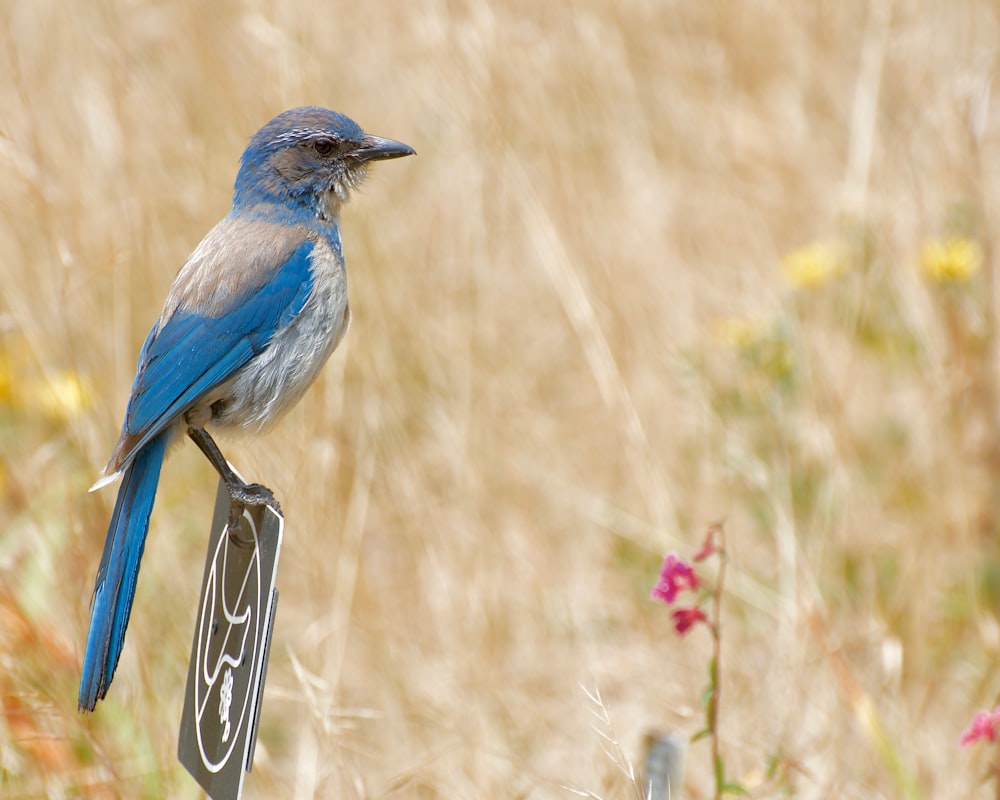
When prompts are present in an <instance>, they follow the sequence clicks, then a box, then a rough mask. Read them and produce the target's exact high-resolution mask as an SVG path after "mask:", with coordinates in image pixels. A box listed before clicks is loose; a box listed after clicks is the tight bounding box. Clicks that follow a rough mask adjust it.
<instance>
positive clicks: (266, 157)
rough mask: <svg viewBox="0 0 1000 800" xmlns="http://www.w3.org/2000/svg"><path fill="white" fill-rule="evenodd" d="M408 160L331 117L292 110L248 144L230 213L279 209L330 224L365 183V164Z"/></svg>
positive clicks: (397, 147) (399, 149) (386, 142)
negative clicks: (269, 207) (400, 159)
mask: <svg viewBox="0 0 1000 800" xmlns="http://www.w3.org/2000/svg"><path fill="white" fill-rule="evenodd" d="M413 154H414V150H413V148H412V147H410V146H408V145H405V144H403V143H402V142H397V141H394V140H393V139H383V138H382V137H380V136H371V135H369V134H367V133H365V132H364V131H363V130H361V128H360V127H359V126H358V124H357V123H356V122H354V121H353V120H351V119H348V118H347V117H345V116H344V115H343V114H338V113H337V112H336V111H329V110H328V109H325V108H317V107H315V106H306V107H303V108H293V109H291V110H290V111H285V112H284V113H281V114H279V115H278V116H276V117H275V118H274V119H272V120H271V121H270V122H268V123H267V125H265V126H264V127H263V128H261V129H260V130H259V131H257V133H255V134H254V135H253V138H251V139H250V145H249V146H248V147H247V149H246V150H245V151H244V153H243V158H242V159H241V161H240V171H239V173H238V174H237V176H236V186H235V191H234V196H233V209H234V210H237V211H239V210H246V211H249V210H251V209H252V208H254V207H256V206H261V205H265V206H267V205H272V206H273V205H274V204H278V205H281V206H284V207H286V208H288V209H289V210H291V211H293V212H309V213H310V214H312V215H315V216H317V217H319V218H321V219H329V220H332V219H335V218H336V217H337V215H338V214H339V212H340V206H341V205H342V204H343V203H346V202H347V200H348V198H349V196H350V193H351V190H353V189H357V188H358V187H359V186H360V185H361V183H362V181H364V179H365V174H366V172H367V169H368V164H369V162H371V161H381V160H385V159H389V158H401V157H402V156H409V155H413Z"/></svg>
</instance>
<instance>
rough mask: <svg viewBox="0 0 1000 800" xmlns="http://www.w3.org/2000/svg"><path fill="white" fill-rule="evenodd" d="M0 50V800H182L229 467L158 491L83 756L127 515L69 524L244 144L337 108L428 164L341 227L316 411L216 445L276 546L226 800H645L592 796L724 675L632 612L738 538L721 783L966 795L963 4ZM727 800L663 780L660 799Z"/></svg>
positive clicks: (991, 110) (987, 424) (997, 483)
mask: <svg viewBox="0 0 1000 800" xmlns="http://www.w3.org/2000/svg"><path fill="white" fill-rule="evenodd" d="M0 19H2V26H0V36H2V37H3V39H2V43H0V75H2V77H0V209H2V214H0V512H2V515H3V518H4V520H5V522H4V532H3V534H2V536H0V569H2V571H3V580H2V586H0V659H2V660H0V701H2V704H3V705H2V716H0V794H2V795H3V796H5V797H6V796H10V797H55V798H59V797H95V798H105V797H107V798H111V797H149V798H155V797H178V798H185V797H189V798H194V797H198V796H199V792H198V791H197V787H196V786H195V784H194V782H193V781H192V780H191V779H190V778H188V776H187V775H186V773H185V772H184V771H183V769H182V768H181V767H180V766H179V765H178V764H177V762H176V758H175V751H176V732H177V726H178V723H179V719H180V704H181V701H182V698H183V691H184V676H185V672H186V666H187V659H188V655H189V648H190V644H191V636H192V630H193V620H194V612H195V603H196V599H197V593H198V587H199V585H200V580H201V571H202V566H203V563H204V552H205V543H206V538H207V533H208V524H209V521H210V514H211V508H212V503H213V498H214V485H215V477H214V474H213V473H212V471H211V468H210V467H209V465H208V464H207V463H206V462H205V460H204V459H203V458H202V457H201V456H200V454H199V453H197V451H196V450H195V448H193V447H190V446H185V447H183V448H180V449H178V450H177V451H176V452H175V453H174V454H173V455H172V457H171V458H170V459H169V461H168V463H167V464H166V466H165V468H164V472H163V478H162V482H161V486H160V492H159V495H158V500H157V506H156V510H155V512H154V516H153V523H152V528H151V532H150V537H149V541H148V543H147V548H146V555H145V565H144V568H143V572H142V576H141V579H140V582H139V587H138V593H137V599H136V605H135V609H134V611H133V617H132V623H131V626H130V629H129V633H128V637H127V642H126V649H125V653H124V655H123V658H122V663H121V665H120V667H119V670H118V674H117V677H116V679H115V683H114V685H113V687H112V689H111V692H110V695H109V698H108V700H107V701H106V702H105V703H103V704H101V705H100V706H99V708H98V710H97V712H96V713H95V714H93V715H90V716H81V715H78V714H77V711H76V691H77V681H78V676H79V661H80V658H81V653H82V645H83V641H84V637H85V633H86V625H87V618H88V608H89V600H90V594H91V591H92V587H93V579H94V573H95V571H96V568H97V563H98V560H99V557H100V552H101V547H102V544H103V540H104V534H105V526H106V524H107V520H108V518H109V515H110V512H111V508H112V505H113V502H114V490H105V491H103V492H100V493H95V494H88V493H87V491H86V490H87V487H88V486H89V485H90V484H91V482H92V481H93V480H94V478H95V477H96V475H97V474H98V472H99V470H100V469H101V468H102V466H103V465H104V462H105V460H106V458H107V456H108V454H109V452H110V449H111V446H112V445H113V443H114V441H115V439H116V437H117V432H118V426H119V424H120V421H121V416H122V414H123V411H124V405H125V401H126V399H127V396H128V390H129V387H130V385H131V379H132V375H133V371H134V368H135V358H136V355H137V352H138V349H139V346H140V344H141V342H142V339H143V337H144V336H145V333H146V331H147V330H148V328H149V326H150V325H151V323H152V322H153V320H154V319H155V317H156V316H157V314H158V313H159V309H160V304H161V302H162V300H163V297H164V295H165V293H166V290H167V288H168V286H169V284H170V282H171V280H172V278H173V276H174V274H175V272H176V270H177V269H178V268H179V267H180V265H181V264H182V263H183V261H184V259H185V257H186V256H187V254H188V253H189V252H190V250H191V249H192V248H193V247H194V246H195V245H196V244H197V243H198V241H199V240H200V238H201V236H202V235H203V234H204V233H205V232H206V231H207V230H208V229H209V227H211V226H212V225H213V224H214V223H215V222H216V221H217V220H218V219H219V218H220V217H221V216H222V215H223V214H225V213H226V211H227V210H228V207H229V201H230V196H231V187H232V181H233V178H234V177H235V171H236V167H237V162H238V158H239V155H240V153H241V152H242V149H243V147H244V146H245V144H246V142H247V139H248V138H249V136H250V135H251V134H252V133H253V132H254V131H255V130H256V129H257V128H258V127H260V126H261V125H262V124H263V123H264V122H266V121H267V120H268V119H270V118H271V117H272V116H273V115H274V114H276V113H278V112H279V111H281V110H284V109H285V108H289V107H292V106H296V105H302V104H318V105H324V106H328V107H331V108H334V109H336V110H338V111H341V112H344V113H346V114H348V115H349V116H351V117H353V118H354V119H356V120H357V121H358V122H359V123H360V124H361V125H362V126H364V127H365V128H366V129H367V130H369V131H371V132H373V133H376V134H380V135H384V136H390V137H393V138H397V139H401V140H403V141H405V142H407V143H408V144H411V145H412V146H414V147H415V148H416V150H417V152H418V153H419V156H418V157H417V158H414V159H407V160H405V161H402V162H397V163H393V164H392V165H388V166H384V167H380V168H378V169H375V170H373V174H372V175H371V177H370V179H369V181H368V183H367V184H366V186H365V188H364V190H363V191H362V192H361V194H360V195H359V196H358V197H356V198H355V200H354V201H353V202H352V203H351V205H350V206H348V208H347V209H346V212H345V218H344V223H343V236H344V242H345V250H346V253H347V258H348V269H349V276H350V289H351V302H352V307H353V311H354V323H353V326H352V329H351V331H350V334H349V335H348V337H347V339H346V341H345V343H344V344H343V345H342V346H341V348H340V350H339V351H338V352H337V353H336V354H335V355H334V357H333V358H332V359H331V361H330V364H329V365H328V367H327V368H326V369H325V371H324V373H323V375H322V378H321V379H320V381H319V382H318V383H317V385H316V386H315V387H314V388H313V389H312V390H311V391H310V393H309V394H308V395H307V397H306V399H305V400H304V401H303V402H302V404H301V405H300V407H298V408H297V409H296V410H295V411H294V412H292V413H291V415H290V416H289V417H288V418H287V419H286V420H285V421H284V422H283V423H282V424H280V425H279V426H278V427H277V428H276V429H275V430H274V431H273V432H272V433H270V434H269V435H268V436H266V437H265V438H264V439H263V440H260V441H259V442H256V443H251V442H231V443H229V444H228V446H227V447H226V452H227V455H228V456H229V457H230V459H231V460H232V461H233V462H234V463H235V464H236V465H237V466H238V467H239V468H240V470H241V471H242V472H243V473H244V474H246V475H247V476H248V477H252V478H253V479H255V480H259V481H261V482H263V483H265V484H267V485H269V486H271V487H273V488H274V489H275V491H276V493H277V495H278V496H279V498H280V499H281V501H282V505H283V507H284V510H285V512H286V515H287V530H286V539H285V547H284V550H283V553H282V560H281V565H280V571H279V581H278V585H279V588H280V590H281V602H280V605H279V609H278V617H277V624H276V629H275V642H274V647H273V650H272V655H271V663H270V669H269V674H268V685H267V690H266V694H265V704H264V708H263V716H262V730H261V733H260V740H259V742H258V747H257V758H256V763H255V766H254V770H253V773H252V775H251V776H249V778H248V781H247V794H246V796H248V797H251V798H264V797H295V798H306V797H342V798H355V797H357V798H361V797H364V798H368V797H371V798H379V797H415V798H438V797H440V798H472V797H477V798H480V797H481V798H503V797H511V798H513V797H519V798H529V797H530V798H542V797H568V796H573V795H572V794H571V793H570V791H569V790H568V788H567V787H569V788H572V789H574V790H576V791H578V792H584V793H591V794H592V795H593V796H599V797H602V798H633V797H635V796H636V794H635V791H636V790H635V787H634V786H633V785H631V783H630V782H629V781H628V780H627V779H626V777H625V776H624V774H623V771H622V769H621V767H622V766H623V765H622V764H621V763H616V761H619V762H620V761H621V760H622V759H623V758H624V759H627V760H629V761H631V762H633V763H634V764H635V765H636V766H637V767H638V766H639V765H640V764H641V761H642V741H643V737H644V735H645V734H646V733H647V732H649V731H650V730H677V731H680V732H682V733H684V734H686V735H690V734H693V733H695V732H696V731H697V730H698V729H699V728H700V726H701V710H700V707H699V693H700V692H701V689H702V687H703V686H704V684H705V678H706V662H707V658H708V654H709V642H708V641H707V637H705V636H701V635H700V633H703V632H699V631H695V632H693V633H692V634H691V635H690V636H689V637H688V638H685V639H683V640H682V639H679V638H678V637H677V636H676V635H675V634H674V633H673V631H672V629H671V623H670V619H669V613H668V612H667V610H666V609H664V608H663V607H662V606H658V605H657V604H655V603H653V602H652V601H651V600H650V599H649V589H650V587H651V586H652V585H653V583H654V581H655V579H656V573H657V569H658V566H659V563H660V559H661V557H662V555H663V553H664V552H665V551H666V550H671V549H673V550H678V551H679V552H681V553H684V554H688V555H689V554H690V553H691V552H693V551H694V549H695V548H696V547H697V543H698V542H699V541H700V540H701V537H702V534H703V531H704V530H705V528H706V527H707V526H708V525H709V524H711V523H713V522H716V521H720V520H725V524H726V530H727V534H728V541H729V547H730V550H731V552H732V557H733V570H732V573H731V577H730V581H729V583H728V586H729V587H731V591H729V593H728V595H727V598H726V605H725V612H724V613H725V617H724V623H725V648H726V661H725V663H724V672H723V678H722V680H723V688H724V692H725V699H724V705H723V709H722V730H723V749H724V752H725V753H726V754H727V759H728V761H727V766H728V770H729V773H730V776H731V777H733V778H736V779H738V780H741V781H742V782H743V783H744V784H745V785H746V786H747V787H749V788H751V789H752V791H753V796H755V797H786V796H795V797H805V798H829V797H838V798H882V797H884V798H893V797H927V798H930V797H949V798H951V797H971V796H983V797H985V796H991V795H992V793H993V792H994V788H993V784H991V783H988V782H986V779H987V776H988V766H989V761H990V758H991V756H995V753H991V752H989V750H988V748H970V749H968V750H959V749H958V747H957V742H958V738H959V736H960V734H961V732H962V730H963V729H964V728H965V726H966V725H967V723H968V722H969V720H970V719H971V718H972V715H973V713H974V712H975V711H976V710H977V709H979V708H981V707H992V706H993V705H994V704H995V701H996V699H997V696H998V694H1000V671H998V669H997V666H996V665H997V663H998V659H1000V625H998V619H1000V546H998V543H1000V539H998V512H1000V491H998V488H1000V423H998V420H1000V405H998V397H1000V391H998V362H997V358H998V348H997V340H998V334H1000V331H998V320H997V295H998V291H1000V287H998V285H997V270H996V260H995V245H994V234H995V231H997V230H998V224H1000V104H998V103H997V102H996V100H997V97H996V95H997V91H998V90H997V88H996V84H995V82H994V79H995V77H996V75H997V69H998V65H1000V60H998V58H1000V53H998V43H1000V8H998V6H997V5H996V3H995V2H993V0H958V1H957V2H953V3H940V2H933V0H897V2H895V3H892V2H888V0H878V1H876V2H872V3H864V2H856V1H852V0H848V2H815V3H814V2H779V0H756V2H746V3H724V2H704V3H699V2H676V1H671V2H650V1H649V0H620V1H619V2H617V3H614V4H611V3H607V2H603V0H582V2H579V3H573V4H569V3H535V2H527V1H526V0H511V2H506V3H495V4H494V3H488V2H485V1H484V0H455V1H454V2H444V1H443V0H436V1H435V0H415V1H414V2H411V3H407V4H406V5H405V6H404V5H401V4H400V5H397V6H387V5H383V4H375V3H345V2H340V0H330V1H329V2H303V3H281V2H275V3H267V2H236V1H235V0H227V1H225V2H220V3H213V4H203V3H196V2H191V1H190V0H182V1H181V2H175V3H170V4H165V3H150V2H125V1H124V0H106V1H105V0H88V2H83V3H75V4H67V3H57V2H53V0H32V1H31V2H28V1H27V0H6V1H5V2H2V3H0ZM581 687H585V688H586V689H587V690H588V691H590V692H595V691H596V692H599V693H600V696H601V698H603V702H604V704H605V708H604V709H603V710H598V711H599V713H601V714H605V713H606V716H607V719H608V720H609V724H608V725H602V724H601V723H598V722H597V720H596V718H595V716H594V714H593V713H592V712H594V711H595V708H594V705H593V703H592V701H591V700H590V699H588V696H587V694H586V693H585V692H584V691H583V689H582V688H581ZM595 725H596V727H597V728H598V729H597V730H595ZM602 734H604V735H607V736H610V737H612V738H613V739H615V740H616V741H617V742H618V743H619V744H620V749H621V753H620V756H619V755H616V756H615V757H614V758H612V757H609V756H608V755H607V754H606V753H605V750H604V748H605V747H606V746H607V745H606V742H605V741H604V740H603V739H602ZM710 787H711V768H710V764H709V759H708V746H707V743H705V742H699V743H694V744H692V745H691V746H690V748H689V754H688V765H687V785H686V790H687V793H686V795H685V797H687V798H689V800H690V798H695V800H697V799H698V798H704V797H707V796H709V795H710Z"/></svg>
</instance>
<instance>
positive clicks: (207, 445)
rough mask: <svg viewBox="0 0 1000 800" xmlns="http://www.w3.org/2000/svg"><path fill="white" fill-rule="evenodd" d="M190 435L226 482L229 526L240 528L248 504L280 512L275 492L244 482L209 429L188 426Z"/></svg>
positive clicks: (235, 528) (234, 528)
mask: <svg viewBox="0 0 1000 800" xmlns="http://www.w3.org/2000/svg"><path fill="white" fill-rule="evenodd" d="M188 436H190V437H191V441H193V442H194V443H195V444H196V445H198V449H199V450H201V452H202V453H204V454H205V457H206V458H207V459H208V461H209V463H210V464H211V465H212V466H213V467H215V471H216V472H218V473H219V477H220V478H222V482H223V483H225V484H226V490H227V491H228V492H229V528H230V530H234V531H235V530H238V529H239V526H240V522H241V520H242V519H243V509H244V508H246V507H247V506H271V507H272V508H273V509H274V510H275V511H277V512H278V513H279V514H280V513H281V506H280V505H278V501H277V500H275V498H274V493H273V492H272V491H271V490H270V489H268V488H267V487H266V486H261V484H259V483H244V482H243V481H242V480H240V478H239V476H238V475H237V474H236V473H235V472H233V470H232V468H231V467H230V466H229V463H228V462H227V461H226V458H225V456H223V455H222V451H221V450H219V446H218V445H217V444H216V443H215V439H213V438H212V437H211V436H209V434H208V431H206V430H205V429H204V428H201V427H198V426H196V425H189V426H188Z"/></svg>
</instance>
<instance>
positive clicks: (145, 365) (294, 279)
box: [122, 240, 314, 450]
mask: <svg viewBox="0 0 1000 800" xmlns="http://www.w3.org/2000/svg"><path fill="white" fill-rule="evenodd" d="M313 247H314V245H313V242H312V241H309V240H307V241H305V242H303V243H302V244H301V245H299V247H298V248H297V249H296V250H295V252H294V253H292V255H291V256H290V257H289V258H288V260H287V261H286V262H285V263H284V264H283V265H281V267H280V268H279V269H277V270H276V271H275V272H274V273H273V275H272V276H271V277H270V279H269V280H268V281H267V282H266V283H264V284H262V285H261V286H259V287H257V289H256V290H255V291H254V293H253V294H251V295H250V296H248V297H241V298H235V299H234V300H233V301H232V302H231V303H230V304H229V305H228V306H227V307H226V308H224V309H223V311H222V314H221V315H220V316H217V317H207V316H202V315H201V314H197V313H193V312H190V311H187V310H184V309H181V310H178V311H177V312H175V313H174V314H173V315H172V316H171V317H170V318H169V319H168V320H167V321H166V322H165V323H164V324H163V326H162V327H161V328H159V329H157V328H154V329H153V330H152V331H150V334H149V337H147V339H146V344H145V345H144V346H143V349H142V353H141V355H140V357H139V371H138V374H137V376H136V380H135V386H134V387H133V389H132V398H131V400H130V401H129V406H128V411H127V412H126V415H125V424H124V426H123V427H122V435H123V436H139V437H140V438H139V441H138V443H137V444H136V446H135V448H134V449H135V450H138V449H139V448H141V447H142V446H143V444H144V443H145V442H147V441H149V440H150V439H151V438H152V437H154V436H157V435H158V434H159V433H160V432H161V431H163V430H164V429H166V428H167V427H169V426H170V425H171V424H172V423H173V422H174V421H176V420H177V419H178V417H180V416H181V415H182V414H183V413H184V412H185V411H187V410H188V409H189V408H191V407H192V406H193V405H194V404H195V403H196V402H197V401H198V400H200V399H201V398H202V397H203V396H204V395H206V394H207V393H208V392H210V391H211V390H212V389H214V388H215V387H217V386H219V385H220V384H221V383H223V382H225V381H226V380H228V379H229V378H231V377H232V376H233V375H234V374H235V373H236V372H237V371H238V370H239V369H240V368H241V367H243V366H245V365H246V364H247V363H248V362H249V361H250V360H251V359H252V358H253V357H254V356H255V355H257V354H258V353H260V352H261V351H262V350H263V349H264V348H265V347H266V346H267V344H268V342H270V340H271V337H272V336H274V334H275V332H277V331H279V330H281V329H282V328H284V327H285V326H287V325H288V324H289V323H290V322H291V321H292V320H293V319H294V318H295V316H296V315H297V314H298V313H299V312H300V311H301V310H302V307H303V306H304V305H305V303H306V300H308V299H309V294H310V292H311V291H312V286H313V276H312V272H311V269H310V263H311V255H312V252H313Z"/></svg>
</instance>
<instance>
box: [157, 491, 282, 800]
mask: <svg viewBox="0 0 1000 800" xmlns="http://www.w3.org/2000/svg"><path fill="white" fill-rule="evenodd" d="M229 502H230V501H229V493H228V492H227V491H226V487H225V484H224V483H222V482H221V481H220V483H219V491H218V494H217V496H216V501H215V516H214V518H213V520H212V534H211V537H210V540H209V545H208V557H207V560H206V563H205V577H204V579H203V581H202V587H201V602H200V603H199V606H198V619H197V622H196V624H195V631H194V642H193V644H192V645H191V663H190V665H189V666H188V679H187V691H186V693H185V697H184V712H183V715H182V717H181V730H180V737H179V740H178V745H177V757H178V758H179V759H180V762H181V764H183V765H184V767H185V768H186V769H187V771H188V772H190V773H191V775H193V776H194V778H195V780H197V781H198V783H199V784H200V785H201V787H202V788H203V789H204V790H205V791H206V792H207V793H208V795H209V797H211V798H212V800H236V798H239V797H240V794H241V793H242V791H243V779H244V777H245V776H246V773H248V772H249V771H250V770H251V768H252V766H253V752H254V745H255V744H256V741H257V725H258V722H259V720H260V705H261V697H262V695H263V691H264V679H265V677H266V674H267V658H268V652H269V648H270V643H271V630H272V628H273V625H274V612H275V607H276V606H277V603H278V591H277V589H275V588H274V582H275V578H276V576H277V571H278V555H279V553H280V550H281V537H282V531H283V528H284V519H283V518H282V517H281V515H280V514H278V513H276V512H275V511H274V510H273V509H272V508H270V507H269V506H256V507H249V508H246V509H245V510H244V511H243V517H242V519H241V520H240V524H239V526H238V529H236V530H230V529H229V525H228V521H229Z"/></svg>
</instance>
